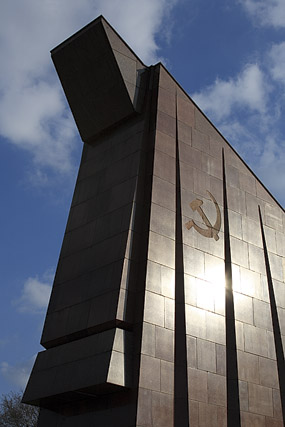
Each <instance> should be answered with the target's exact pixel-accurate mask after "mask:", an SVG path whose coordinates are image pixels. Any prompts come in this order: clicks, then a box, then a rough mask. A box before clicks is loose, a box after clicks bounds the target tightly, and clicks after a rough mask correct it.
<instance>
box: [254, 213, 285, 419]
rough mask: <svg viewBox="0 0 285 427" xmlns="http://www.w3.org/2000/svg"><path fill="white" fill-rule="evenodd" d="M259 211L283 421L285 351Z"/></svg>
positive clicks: (260, 217)
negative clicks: (284, 349)
mask: <svg viewBox="0 0 285 427" xmlns="http://www.w3.org/2000/svg"><path fill="white" fill-rule="evenodd" d="M258 212H259V221H260V229H261V236H262V244H263V253H264V261H265V268H266V276H267V285H268V293H269V301H270V308H271V318H272V326H273V335H274V342H275V350H276V360H277V371H278V379H279V388H280V395H281V407H282V415H283V422H285V362H284V351H283V346H282V338H281V330H280V325H279V320H278V311H277V306H276V300H275V294H274V287H273V282H272V276H271V269H270V263H269V257H268V251H267V245H266V239H265V234H264V228H263V221H262V216H261V210H260V206H258Z"/></svg>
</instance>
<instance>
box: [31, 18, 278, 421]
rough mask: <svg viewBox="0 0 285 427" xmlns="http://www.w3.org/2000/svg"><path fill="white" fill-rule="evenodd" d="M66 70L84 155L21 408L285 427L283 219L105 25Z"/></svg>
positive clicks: (164, 76) (186, 105)
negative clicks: (37, 351) (36, 351)
mask: <svg viewBox="0 0 285 427" xmlns="http://www.w3.org/2000/svg"><path fill="white" fill-rule="evenodd" d="M52 59H53V61H54V64H55V67H56V70H57V72H58V75H59V78H60V80H61V84H62V87H63V89H64V92H65V94H66V98H67V100H68V102H69V105H70V108H71V111H72V113H73V116H74V119H75V121H76V124H77V127H78V130H79V133H80V135H81V138H82V140H83V142H84V146H83V153H82V159H81V164H80V168H79V173H78V178H77V182H76V186H75V191H74V195H73V200H72V205H71V208H70V213H69V218H68V221H67V226H66V232H65V236H64V240H63V244H62V248H61V253H60V258H59V262H58V267H57V271H56V276H55V280H54V284H53V289H52V294H51V298H50V302H49V306H48V310H47V315H46V320H45V324H44V329H43V334H42V339H41V344H42V345H43V347H44V348H45V350H44V351H42V352H40V353H39V354H38V356H37V359H36V361H35V364H34V368H33V370H32V373H31V376H30V380H29V382H28V385H27V388H26V390H25V393H24V397H23V401H24V402H26V403H29V404H32V405H37V406H40V408H41V410H40V417H39V424H38V425H39V426H40V427H50V426H53V427H63V426H64V427H73V426H81V427H82V426H84V427H85V426H96V427H135V426H137V427H139V426H140V427H189V426H190V427H198V426H199V427H202V426H205V427H223V426H228V427H236V426H247V427H249V426H258V427H268V426H270V427H273V426H274V427H282V426H283V425H284V424H283V423H284V416H285V367H284V347H283V346H284V342H285V283H284V278H285V233H284V231H285V215H284V210H283V209H282V207H281V206H280V205H279V204H278V202H277V201H276V200H275V199H274V198H273V197H272V196H271V195H270V193H269V192H268V191H267V190H266V188H265V187H264V186H263V185H262V183H261V182H260V181H259V180H258V178H257V177H256V176H255V175H254V174H253V172H252V171H251V170H250V169H249V168H248V166H247V165H246V164H245V162H244V161H243V160H242V159H241V158H240V157H239V155H238V154H237V153H236V152H235V151H234V149H233V148H232V147H231V146H230V145H229V144H228V142H227V141H226V140H225V139H224V138H223V136H222V135H221V134H220V133H219V131H218V130H217V129H216V128H215V127H214V126H213V124H212V123H211V122H210V121H209V120H208V119H207V117H205V115H204V114H203V112H202V111H201V110H200V109H199V108H198V107H197V105H195V103H194V102H193V101H192V100H191V98H190V97H189V96H188V95H187V93H185V91H184V90H183V89H182V88H181V87H180V86H179V84H178V83H177V82H176V81H175V80H174V78H173V77H172V76H171V75H170V74H169V73H168V71H167V70H166V69H165V68H164V66H163V65H162V64H161V63H158V64H156V65H154V66H150V67H147V66H145V65H144V64H143V63H142V61H141V60H140V59H139V58H138V57H137V56H136V54H135V53H134V52H133V51H132V50H131V49H130V48H129V47H128V46H127V45H126V43H125V42H124V41H123V40H122V39H121V38H120V36H119V35H118V34H117V33H116V32H115V30H114V29H113V28H112V27H111V26H110V25H109V24H108V23H107V22H106V21H105V19H104V18H103V17H99V18H97V19H96V20H95V21H93V22H92V23H91V24H89V25H87V26H86V27H84V28H83V29H82V30H81V31H79V32H78V33H76V34H75V35H73V36H72V37H70V38H69V39H67V40H66V41H65V42H63V43H62V44H60V45H59V46H58V47H56V48H55V49H54V50H53V51H52ZM282 340H283V343H282Z"/></svg>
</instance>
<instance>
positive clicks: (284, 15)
mask: <svg viewBox="0 0 285 427" xmlns="http://www.w3.org/2000/svg"><path fill="white" fill-rule="evenodd" d="M240 3H241V4H242V5H243V6H244V8H245V10H246V11H247V13H248V14H249V15H250V16H251V18H252V19H253V21H254V22H255V24H259V25H264V26H272V27H275V28H280V27H281V28H282V27H285V2H284V0H240Z"/></svg>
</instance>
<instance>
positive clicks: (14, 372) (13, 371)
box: [0, 355, 36, 389]
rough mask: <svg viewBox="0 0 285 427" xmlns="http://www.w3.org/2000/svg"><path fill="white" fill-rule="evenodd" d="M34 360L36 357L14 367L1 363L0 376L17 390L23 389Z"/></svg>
mask: <svg viewBox="0 0 285 427" xmlns="http://www.w3.org/2000/svg"><path fill="white" fill-rule="evenodd" d="M35 359H36V355H34V356H33V357H31V358H30V359H28V360H26V361H25V362H21V363H18V364H16V365H10V364H9V363H8V362H1V363H0V372H1V375H2V376H3V377H4V378H5V380H6V381H7V382H8V383H10V384H11V385H13V386H16V387H18V388H19V389H24V388H25V387H26V384H27V381H28V379H29V376H30V373H31V370H32V367H33V364H34V362H35Z"/></svg>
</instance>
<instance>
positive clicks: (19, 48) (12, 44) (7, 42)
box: [0, 0, 176, 183]
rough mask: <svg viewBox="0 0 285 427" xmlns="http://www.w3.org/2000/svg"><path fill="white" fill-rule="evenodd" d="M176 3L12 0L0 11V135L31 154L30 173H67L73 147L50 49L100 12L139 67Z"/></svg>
mask: <svg viewBox="0 0 285 427" xmlns="http://www.w3.org/2000/svg"><path fill="white" fill-rule="evenodd" d="M175 2H176V0H142V1H140V2H134V1H133V0H108V1H105V0H81V1H80V2H78V1H77V0H55V1H52V2H39V1H37V0H26V1H25V2H23V1H21V0H11V1H10V2H5V3H4V4H3V5H2V7H1V15H0V39H1V44H0V54H1V58H3V61H2V62H1V81H0V134H1V136H2V137H3V138H4V140H6V142H9V143H12V144H14V145H15V146H17V147H18V148H20V149H23V150H26V151H28V152H29V153H30V154H31V156H32V158H33V161H34V167H35V173H36V175H40V176H45V174H43V173H42V170H49V171H50V172H51V171H53V172H56V173H58V172H60V173H64V174H66V173H70V172H71V171H73V166H74V151H75V148H76V144H80V142H79V141H78V139H79V138H78V134H77V130H76V128H75V125H74V122H73V119H72V117H71V114H70V112H69V109H68V108H67V105H66V102H65V99H64V96H63V92H62V90H61V88H60V84H59V82H58V79H57V77H56V74H55V71H54V69H53V67H52V65H51V61H50V57H49V50H50V49H51V48H53V47H55V46H56V45H57V44H59V43H60V42H61V41H63V40H64V39H65V38H67V37H68V36H70V35H71V34H73V33H74V32H75V31H77V30H78V29H80V28H81V27H82V26H83V25H85V24H87V23H88V22H89V21H91V20H92V19H94V18H95V17H96V16H98V15H100V14H103V15H105V16H106V18H107V19H109V20H110V22H111V24H113V25H114V26H115V28H116V29H117V30H118V31H119V32H120V33H121V34H122V36H123V37H124V38H125V39H126V41H127V42H129V44H130V45H131V46H132V47H133V48H134V50H135V51H136V52H137V53H138V55H139V56H141V58H142V59H143V60H144V61H145V62H146V63H151V62H155V61H157V59H158V57H159V48H158V45H157V43H156V35H157V33H158V32H163V29H164V28H165V31H168V27H167V24H166V20H167V17H168V16H169V12H170V10H171V8H172V7H173V5H174V4H175ZM95 120H96V118H95ZM40 182H41V183H45V182H46V180H42V181H40Z"/></svg>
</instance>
